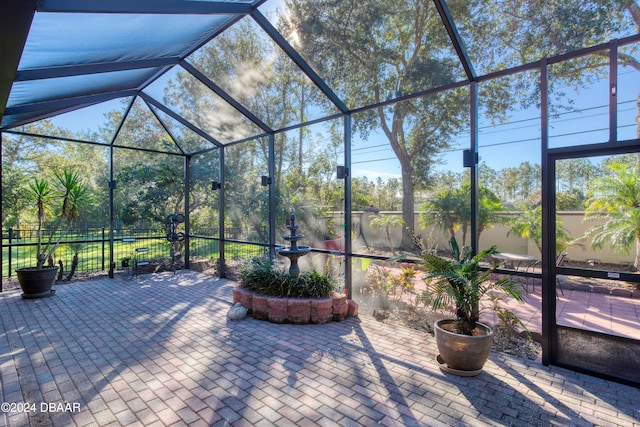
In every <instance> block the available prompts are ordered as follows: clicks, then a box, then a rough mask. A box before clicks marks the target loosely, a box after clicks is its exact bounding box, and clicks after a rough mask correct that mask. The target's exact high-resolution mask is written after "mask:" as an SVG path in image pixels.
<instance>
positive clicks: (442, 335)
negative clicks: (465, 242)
mask: <svg viewBox="0 0 640 427" xmlns="http://www.w3.org/2000/svg"><path fill="white" fill-rule="evenodd" d="M449 247H450V250H451V257H452V258H445V257H441V256H438V255H436V254H434V253H430V252H425V253H423V254H422V256H421V264H422V265H423V267H424V271H425V272H426V273H427V276H426V279H425V280H426V285H427V287H426V289H425V290H424V291H423V292H422V293H421V294H420V295H419V296H418V300H419V301H420V302H421V303H423V304H424V305H425V306H428V307H431V308H432V309H433V310H443V309H451V310H453V312H454V313H455V318H454V319H441V320H438V321H437V322H436V323H435V327H434V329H435V337H436V343H437V345H438V350H439V352H440V354H439V355H438V362H439V363H440V365H441V367H442V368H443V370H445V371H447V372H451V373H454V374H458V375H464V376H472V375H477V374H478V373H480V371H481V369H482V366H483V365H484V363H485V362H486V360H487V358H488V357H489V353H490V351H491V345H492V343H493V330H492V329H491V328H490V327H489V326H487V325H485V324H482V323H480V322H479V321H478V320H479V318H480V300H481V299H482V297H483V296H484V295H485V294H486V293H487V292H488V291H490V290H502V291H504V292H506V293H508V294H510V295H512V296H513V297H514V298H515V299H516V300H518V301H524V297H523V296H522V294H521V293H520V292H519V290H518V286H521V285H520V283H518V282H516V281H514V280H512V279H511V278H510V277H503V278H500V279H498V280H492V278H491V274H492V273H493V271H494V270H495V267H493V268H483V267H481V266H480V261H481V260H482V259H483V258H485V257H490V256H491V255H493V254H496V253H498V251H497V250H496V247H495V246H492V247H491V248H489V249H486V250H484V251H482V252H480V253H479V254H477V255H475V256H474V255H473V254H472V253H471V251H469V250H466V249H465V250H462V251H461V250H460V247H459V246H458V243H457V241H456V239H455V237H452V238H451V239H450V240H449Z"/></svg>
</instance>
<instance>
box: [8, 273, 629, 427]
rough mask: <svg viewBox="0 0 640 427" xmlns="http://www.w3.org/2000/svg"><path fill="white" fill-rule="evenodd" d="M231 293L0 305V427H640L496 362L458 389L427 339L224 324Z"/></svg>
mask: <svg viewBox="0 0 640 427" xmlns="http://www.w3.org/2000/svg"><path fill="white" fill-rule="evenodd" d="M233 286H234V283H233V282H229V281H226V280H222V279H218V278H215V277H211V276H206V275H203V274H200V273H196V272H191V271H182V272H179V273H178V274H176V275H175V276H174V275H172V274H170V273H169V274H155V275H145V276H141V277H137V278H135V279H133V280H122V279H114V280H109V279H103V280H95V281H89V282H83V283H75V284H72V285H60V286H57V287H56V289H57V290H58V292H57V294H56V295H55V296H53V297H51V298H45V299H40V300H23V299H21V298H20V291H7V292H4V293H2V294H0V322H1V324H2V329H1V330H0V382H1V386H0V402H2V411H3V412H2V413H1V414H0V425H8V426H12V427H13V426H27V425H38V426H46V425H54V426H70V425H76V426H90V425H93V426H95V425H99V426H106V425H112V426H129V425H131V426H135V425H145V426H174V425H175V426H179V425H188V426H198V425H203V426H207V425H234V426H236V425H237V426H244V425H247V426H249V425H251V426H271V425H277V426H287V425H299V426H315V425H319V426H331V425H334V426H350V425H353V426H355V425H364V426H370V425H375V424H381V425H398V426H400V425H403V426H404V425H408V426H411V425H421V426H423V425H426V426H433V425H482V426H485V425H527V426H528V425H567V426H569V425H570V426H576V425H607V426H610V425H620V426H633V425H640V404H639V402H640V390H639V389H636V388H633V387H629V386H625V385H620V384H616V383H613V382H609V381H605V380H602V379H598V378H594V377H591V376H587V375H582V374H579V373H575V372H572V371H568V370H565V369H561V368H557V367H545V366H542V365H541V364H540V363H539V362H536V361H528V360H523V359H518V358H516V357H512V356H509V355H505V354H499V353H492V354H491V356H490V360H489V361H488V362H487V365H485V369H484V371H483V372H482V373H481V374H480V375H479V376H477V377H473V378H461V377H456V376H452V375H449V374H445V373H443V372H442V371H441V370H440V369H439V367H438V365H437V363H436V361H435V356H436V353H437V350H436V347H435V342H434V340H433V338H432V337H431V336H430V335H428V334H426V333H421V332H417V331H415V330H411V329H408V328H404V327H400V326H393V325H388V324H382V323H379V322H376V321H375V320H374V319H373V318H371V317H368V316H360V318H352V319H348V320H346V321H344V322H340V323H331V324H327V325H304V326H296V325H275V324H271V323H268V322H262V321H257V320H254V319H252V318H247V319H245V320H242V321H233V322H232V321H228V320H227V319H226V313H227V310H228V309H229V307H230V306H231V300H232V295H231V291H232V288H233ZM24 402H26V403H28V404H29V405H28V407H27V409H28V411H25V410H24V409H25V408H23V407H22V405H19V404H20V403H24Z"/></svg>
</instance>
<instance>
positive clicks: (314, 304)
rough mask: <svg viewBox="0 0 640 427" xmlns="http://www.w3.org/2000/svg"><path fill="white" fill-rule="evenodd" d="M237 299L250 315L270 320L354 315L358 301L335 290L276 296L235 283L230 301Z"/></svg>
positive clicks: (309, 320) (319, 319) (336, 318)
mask: <svg viewBox="0 0 640 427" xmlns="http://www.w3.org/2000/svg"><path fill="white" fill-rule="evenodd" d="M238 302H239V303H240V304H242V306H243V307H245V308H246V309H247V310H249V314H252V315H253V317H254V318H256V319H259V320H268V321H270V322H272V323H295V324H300V325H302V324H306V323H328V322H331V321H337V322H339V321H341V320H345V319H346V318H347V317H357V316H358V304H356V302H355V301H352V300H347V297H346V295H344V294H339V293H337V292H334V293H333V294H332V295H331V296H330V297H326V298H279V297H271V296H268V295H260V294H256V293H254V292H253V291H249V290H247V289H245V288H243V287H242V286H236V287H235V288H234V289H233V303H234V304H236V303H238Z"/></svg>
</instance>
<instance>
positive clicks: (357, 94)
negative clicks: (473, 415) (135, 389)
mask: <svg viewBox="0 0 640 427" xmlns="http://www.w3.org/2000/svg"><path fill="white" fill-rule="evenodd" d="M0 24H1V25H0V40H2V41H1V50H0V57H1V58H2V61H1V62H0V69H1V74H0V79H1V81H0V107H1V112H2V122H1V125H0V131H1V137H2V222H3V240H2V277H3V278H5V277H10V276H12V274H13V271H14V270H15V268H17V267H21V266H24V265H29V264H30V263H31V260H30V259H29V257H30V256H31V255H30V252H29V251H30V247H31V246H32V244H33V239H31V238H30V236H31V235H30V230H31V229H32V228H33V225H34V222H35V216H34V214H33V212H32V210H31V209H30V207H29V203H28V201H27V200H26V199H25V196H24V194H25V190H26V188H28V185H29V182H31V180H32V177H33V176H34V175H46V174H51V173H52V172H53V171H55V170H60V169H61V168H72V169H74V170H78V171H81V174H82V176H83V178H84V179H85V180H86V182H87V184H88V186H89V188H90V192H91V195H92V197H91V200H90V203H89V204H88V205H87V206H85V208H84V209H83V211H82V212H81V217H80V220H79V221H78V222H77V232H74V233H76V234H70V235H69V236H70V237H67V240H68V241H67V242H65V243H66V246H65V245H63V246H62V247H61V249H60V251H59V253H58V254H57V256H58V257H60V258H62V259H64V260H65V262H69V260H70V259H71V258H72V256H73V253H75V254H77V255H79V258H80V267H79V268H80V269H81V270H82V269H83V268H84V269H85V271H90V270H100V271H109V273H110V274H114V273H117V272H118V271H119V270H120V268H121V261H122V260H123V259H125V258H127V257H129V256H130V255H131V254H132V253H133V251H135V248H136V247H137V246H136V245H140V244H141V245H143V246H145V247H148V248H149V249H150V250H151V252H153V254H152V256H154V257H162V256H167V254H168V253H169V248H168V247H167V245H166V243H163V242H165V235H164V227H165V226H166V220H167V218H169V217H170V216H171V215H176V214H183V215H184V222H181V223H180V224H179V226H180V227H181V232H184V234H185V235H186V238H185V240H184V245H183V255H184V260H185V264H186V267H187V268H189V267H190V266H191V265H192V264H194V263H196V262H199V261H200V260H203V259H204V260H210V261H211V262H212V263H213V264H214V265H215V266H216V269H217V274H219V275H220V276H222V277H224V276H225V275H226V273H227V271H226V270H225V268H226V267H228V266H229V265H230V264H232V262H233V261H235V260H238V259H243V258H250V257H255V256H264V257H270V258H271V259H272V260H273V261H274V262H282V258H281V257H278V256H277V253H276V250H277V248H278V247H279V246H284V245H286V242H285V240H284V239H283V238H282V236H283V235H285V234H288V231H287V230H286V228H285V226H286V220H287V217H288V215H289V214H291V213H294V214H295V215H296V218H297V223H298V224H299V225H300V230H299V231H300V232H301V233H302V234H304V236H305V237H304V239H303V240H302V241H301V242H300V243H301V244H304V245H309V246H311V249H312V251H311V254H310V255H309V256H308V257H305V258H304V259H301V261H300V264H301V268H302V269H304V268H312V267H313V268H317V269H320V270H323V271H328V272H330V274H331V275H332V277H333V278H334V279H335V280H336V283H337V287H338V288H339V289H344V290H345V291H346V292H347V294H348V295H349V297H351V298H353V299H354V300H356V301H358V300H359V299H364V298H365V297H366V296H367V292H370V291H371V288H372V285H371V283H372V282H375V280H376V279H379V278H380V274H382V273H381V272H382V271H383V270H384V269H385V268H391V267H388V266H389V264H388V263H385V262H386V260H388V259H390V258H394V257H397V256H406V257H407V258H410V255H411V254H419V253H420V251H423V250H435V251H443V250H444V249H445V248H446V243H447V241H448V239H449V237H450V236H455V237H456V238H457V239H458V240H459V241H460V243H461V244H463V245H469V246H470V247H471V248H472V250H473V251H475V252H478V251H480V250H482V249H486V248H488V247H490V246H492V245H496V246H497V248H498V250H499V251H500V252H502V253H505V254H512V255H514V254H515V255H514V256H515V257H512V258H511V259H510V260H509V259H507V260H506V261H507V262H506V263H505V265H504V269H501V270H500V271H501V273H503V274H511V275H514V277H519V278H520V279H519V280H522V283H523V284H526V287H527V290H528V291H530V292H531V293H530V295H529V297H531V298H536V292H537V298H539V299H540V300H541V312H540V313H538V314H537V315H538V316H540V317H541V324H542V331H541V332H542V334H541V336H542V338H541V339H542V347H543V356H542V360H543V363H544V364H555V365H560V366H566V367H570V368H572V369H576V370H582V371H586V372H590V373H593V374H595V375H600V376H605V377H608V378H613V379H615V380H618V381H623V382H630V383H633V384H636V385H637V384H640V324H639V322H638V316H639V314H638V313H637V312H636V313H625V315H623V311H624V310H627V308H625V307H627V305H624V304H623V303H619V302H617V301H619V300H618V299H620V301H637V300H638V299H639V298H640V287H639V285H638V283H640V279H639V277H638V275H637V273H636V271H637V269H638V267H640V254H639V253H638V245H640V209H639V208H638V206H640V179H639V178H638V177H639V174H640V144H639V134H640V130H639V129H640V119H639V117H640V115H639V110H638V109H639V108H640V35H639V34H638V28H639V26H640V6H639V5H638V2H637V1H635V0H631V1H611V0H592V1H576V2H565V1H551V2H539V1H529V0H522V1H494V2H484V1H467V0H450V1H444V0H433V1H428V0H401V1H387V0H377V1H362V0H359V1H350V0H348V1H344V0H341V1H309V0H266V1H265V0H254V1H242V0H237V1H181V0H164V1H152V0H113V1H108V2H86V1H80V0H41V1H35V0H23V1H16V2H4V3H3V6H2V14H0ZM74 242H75V243H76V245H75V246H74V245H73V243H74ZM78 242H80V243H78ZM78 245H80V246H78ZM518 257H520V258H518ZM560 259H561V260H562V262H559V261H558V260H560ZM523 260H525V261H526V262H525V263H522V261H523ZM493 261H495V260H493ZM557 261H558V262H557ZM376 275H377V276H376ZM536 288H537V291H536ZM1 289H2V288H0V290H1ZM569 290H571V291H572V292H574V293H575V291H577V290H582V291H583V293H584V295H586V296H587V298H586V299H576V298H573V297H572V298H573V299H570V298H569V297H568V296H567V295H568V293H569ZM574 293H572V294H571V295H574ZM596 294H598V295H600V294H602V295H606V297H607V298H608V301H609V300H610V307H611V308H610V312H608V313H597V315H598V316H600V315H601V316H603V318H605V319H611V320H610V321H611V324H612V325H613V326H612V327H611V328H610V329H609V330H607V331H602V330H600V329H598V328H596V327H594V326H593V325H592V324H591V323H589V322H588V321H584V319H585V318H586V316H587V315H591V314H593V313H592V311H593V309H592V308H590V306H589V303H588V301H589V300H588V297H589V296H594V295H596ZM390 298H394V296H393V295H391V296H390ZM631 307H636V310H638V305H635V306H633V305H632V306H631ZM560 310H565V312H567V311H568V312H570V316H569V317H566V316H565V317H560V316H559V315H558V314H559V313H560ZM632 310H633V309H632ZM590 311H591V313H590ZM626 314H630V315H629V316H626ZM581 319H582V321H581ZM621 319H625V320H621ZM627 319H631V320H627Z"/></svg>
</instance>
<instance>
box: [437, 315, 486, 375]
mask: <svg viewBox="0 0 640 427" xmlns="http://www.w3.org/2000/svg"><path fill="white" fill-rule="evenodd" d="M454 322H455V320H453V319H442V320H438V321H437V322H436V323H435V336H436V343H437V345H438V351H439V352H440V355H439V356H438V362H439V363H441V368H442V369H443V370H445V371H446V372H449V373H452V374H457V375H463V376H472V375H477V374H479V373H480V371H481V370H482V367H483V366H484V363H485V362H486V361H487V359H488V358H489V353H490V352H491V345H492V344H493V330H492V329H491V328H490V327H489V326H487V325H484V324H482V323H477V331H478V333H479V335H474V336H468V335H461V334H456V333H454V332H450V331H449V330H448V328H449V327H450V326H451V325H452V324H453V323H454Z"/></svg>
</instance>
